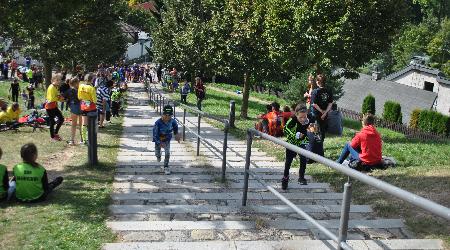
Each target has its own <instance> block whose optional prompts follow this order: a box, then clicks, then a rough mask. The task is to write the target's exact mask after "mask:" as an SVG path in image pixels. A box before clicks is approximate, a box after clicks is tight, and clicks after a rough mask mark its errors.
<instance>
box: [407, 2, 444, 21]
mask: <svg viewBox="0 0 450 250" xmlns="http://www.w3.org/2000/svg"><path fill="white" fill-rule="evenodd" d="M414 2H415V3H418V4H419V5H420V6H421V8H422V12H423V13H425V14H426V15H428V16H433V17H437V20H438V23H439V24H440V23H441V21H442V20H444V19H445V18H448V17H450V3H449V2H448V0H414Z"/></svg>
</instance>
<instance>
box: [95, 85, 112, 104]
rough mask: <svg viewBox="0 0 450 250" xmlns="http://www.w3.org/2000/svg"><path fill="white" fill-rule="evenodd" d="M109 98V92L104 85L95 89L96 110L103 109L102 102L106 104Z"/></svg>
mask: <svg viewBox="0 0 450 250" xmlns="http://www.w3.org/2000/svg"><path fill="white" fill-rule="evenodd" d="M110 97H111V92H110V90H109V89H108V88H107V87H106V86H104V85H102V86H100V87H99V88H98V89H97V108H98V109H103V100H105V101H107V102H108V101H109V99H110Z"/></svg>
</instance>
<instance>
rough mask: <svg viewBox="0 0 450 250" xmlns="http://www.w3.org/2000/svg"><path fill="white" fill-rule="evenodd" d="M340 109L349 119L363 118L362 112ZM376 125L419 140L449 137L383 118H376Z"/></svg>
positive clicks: (445, 138) (357, 119)
mask: <svg viewBox="0 0 450 250" xmlns="http://www.w3.org/2000/svg"><path fill="white" fill-rule="evenodd" d="M338 110H339V111H340V112H341V113H342V116H343V117H344V118H347V119H351V120H355V121H361V118H362V116H363V114H362V113H359V112H356V111H353V110H348V109H344V108H338ZM375 125H376V126H377V127H381V128H387V129H390V130H393V131H396V132H400V133H402V134H404V135H405V136H406V137H408V138H411V139H419V140H447V139H449V137H448V136H445V135H441V134H438V133H430V132H423V131H420V130H419V129H416V128H411V127H408V126H406V125H405V124H401V123H396V122H390V121H386V120H383V119H381V118H378V117H377V118H376V121H375Z"/></svg>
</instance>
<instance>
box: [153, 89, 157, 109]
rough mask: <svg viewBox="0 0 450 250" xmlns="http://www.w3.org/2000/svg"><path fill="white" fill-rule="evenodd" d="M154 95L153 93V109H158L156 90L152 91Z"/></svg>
mask: <svg viewBox="0 0 450 250" xmlns="http://www.w3.org/2000/svg"><path fill="white" fill-rule="evenodd" d="M152 95H153V109H156V95H155V92H153V91H152Z"/></svg>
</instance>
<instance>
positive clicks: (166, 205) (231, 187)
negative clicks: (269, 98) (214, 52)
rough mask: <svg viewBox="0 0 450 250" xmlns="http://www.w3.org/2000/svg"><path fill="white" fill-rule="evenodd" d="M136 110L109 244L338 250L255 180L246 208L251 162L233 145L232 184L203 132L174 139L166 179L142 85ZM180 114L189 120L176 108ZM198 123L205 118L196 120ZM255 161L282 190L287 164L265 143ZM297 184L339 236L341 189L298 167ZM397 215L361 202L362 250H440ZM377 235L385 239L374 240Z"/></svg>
mask: <svg viewBox="0 0 450 250" xmlns="http://www.w3.org/2000/svg"><path fill="white" fill-rule="evenodd" d="M129 87H130V88H129V97H128V98H129V99H128V104H129V106H128V108H127V110H126V112H125V118H124V132H123V135H122V138H121V147H120V151H119V156H118V159H117V170H116V176H115V181H114V184H113V186H114V193H113V194H112V200H113V204H112V205H111V206H110V212H111V217H110V220H109V222H107V224H108V226H109V227H110V228H111V229H112V230H114V231H116V232H117V233H118V234H119V239H120V242H118V243H109V244H106V245H105V246H104V248H105V249H121V250H122V249H329V247H330V246H333V245H335V244H334V243H332V242H329V241H322V239H326V237H325V236H324V235H323V234H322V233H320V232H319V231H318V230H317V229H315V228H314V227H313V226H312V225H311V224H310V223H308V222H307V221H305V220H303V219H302V218H301V217H300V216H299V215H297V214H295V213H294V212H293V211H292V210H291V209H290V208H288V207H287V206H286V205H284V204H283V203H282V202H281V201H280V200H279V199H277V198H276V197H275V196H274V195H273V194H272V193H270V192H268V191H267V190H266V189H265V188H264V187H262V186H261V185H260V184H259V183H257V182H255V181H253V180H251V181H250V184H249V194H248V206H247V207H242V206H241V205H240V204H241V199H242V187H243V166H244V164H243V159H242V158H241V157H239V156H237V155H236V154H235V153H233V152H231V151H228V152H227V159H228V160H229V161H230V165H229V166H228V171H227V181H226V182H225V183H221V182H220V176H221V157H220V154H218V153H216V152H214V151H213V150H211V149H210V148H209V147H208V146H205V145H204V144H202V145H201V147H200V148H201V155H200V156H199V157H197V156H196V151H195V150H196V141H197V140H196V138H195V137H193V136H192V135H191V134H189V133H187V134H186V141H184V142H182V143H180V144H179V143H177V142H176V141H172V143H171V159H170V167H171V171H172V174H171V175H169V176H167V175H164V173H163V171H162V169H161V164H162V163H159V162H156V157H155V156H154V144H153V143H152V142H151V138H152V127H153V124H154V123H155V121H156V120H157V119H158V118H159V117H160V116H159V115H157V114H156V112H155V110H153V109H152V107H150V106H149V105H148V96H147V94H146V93H145V89H144V88H143V85H141V84H135V83H132V84H130V85H129ZM176 115H177V116H178V117H181V116H182V113H181V112H180V110H177V114H176ZM187 119H188V120H190V121H192V122H193V123H196V121H197V117H196V116H192V115H190V116H188V118H187ZM201 127H202V134H203V135H205V136H206V137H207V138H208V140H209V141H210V142H211V143H213V144H214V145H216V146H218V147H219V148H221V147H220V146H221V144H220V143H219V142H218V140H220V139H221V138H222V137H221V136H223V132H222V131H220V130H218V129H216V128H214V127H212V126H211V125H210V124H207V123H205V122H204V121H202V124H201ZM229 147H230V148H232V149H233V150H235V151H237V152H239V153H240V154H242V155H245V150H246V145H245V142H244V141H241V140H238V139H236V138H234V137H233V136H230V137H229ZM252 150H253V151H252V156H253V157H252V159H253V160H254V162H255V164H257V165H258V166H260V168H258V169H257V170H256V171H258V173H259V174H260V176H261V178H262V179H264V180H265V181H266V182H267V183H269V185H271V186H273V187H274V188H276V189H277V190H280V180H281V177H282V170H283V166H284V163H283V162H278V161H276V159H274V158H273V157H269V156H267V155H266V153H265V152H263V151H260V150H259V149H257V148H253V149H252ZM292 174H293V175H294V176H292V178H291V180H292V181H291V183H290V184H289V189H288V190H287V191H285V192H284V194H285V195H286V197H288V198H289V199H290V200H291V201H293V202H294V203H295V204H298V205H299V206H300V207H301V208H302V209H304V211H306V212H308V213H310V214H311V215H312V216H313V217H315V218H316V219H318V220H320V222H321V223H322V224H323V225H325V226H326V227H327V228H329V229H330V230H331V231H333V232H337V229H338V227H339V220H338V219H339V214H340V208H341V207H340V202H341V199H342V194H340V193H334V192H332V191H331V190H330V188H329V184H327V183H316V182H314V180H311V178H310V177H309V176H308V177H307V178H308V179H309V180H310V183H308V185H306V186H301V185H299V184H297V183H295V180H296V179H297V178H295V174H296V173H295V170H292ZM403 227H404V225H403V222H402V221H401V220H398V219H380V218H375V217H374V216H373V215H372V209H371V207H370V206H366V205H352V206H351V210H350V222H349V228H350V230H349V239H350V240H351V241H350V243H351V244H352V245H353V246H354V247H355V248H356V249H380V248H383V247H391V248H394V249H399V248H401V249H410V248H416V249H417V248H420V249H436V248H441V244H442V243H441V242H440V241H435V240H407V238H410V237H408V234H407V232H406V231H405V230H404V229H403ZM372 239H381V241H373V240H372Z"/></svg>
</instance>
